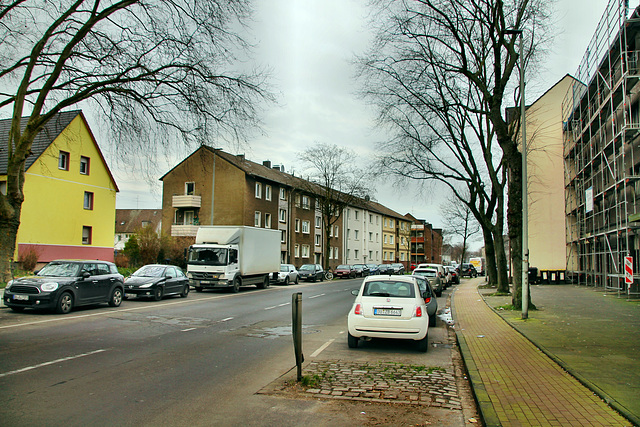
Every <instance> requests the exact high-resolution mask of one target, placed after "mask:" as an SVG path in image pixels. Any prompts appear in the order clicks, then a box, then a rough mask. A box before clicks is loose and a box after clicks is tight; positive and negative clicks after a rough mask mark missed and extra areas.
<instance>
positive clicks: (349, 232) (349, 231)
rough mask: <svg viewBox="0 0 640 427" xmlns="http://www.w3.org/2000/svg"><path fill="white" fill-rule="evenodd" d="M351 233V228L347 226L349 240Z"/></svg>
mask: <svg viewBox="0 0 640 427" xmlns="http://www.w3.org/2000/svg"><path fill="white" fill-rule="evenodd" d="M349 235H351V229H350V228H347V240H349Z"/></svg>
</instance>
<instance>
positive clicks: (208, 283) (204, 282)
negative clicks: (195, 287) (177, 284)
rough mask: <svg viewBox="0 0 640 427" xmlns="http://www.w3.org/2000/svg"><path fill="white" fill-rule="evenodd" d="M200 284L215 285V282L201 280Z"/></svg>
mask: <svg viewBox="0 0 640 427" xmlns="http://www.w3.org/2000/svg"><path fill="white" fill-rule="evenodd" d="M200 284H201V285H213V282H212V281H211V280H201V281H200Z"/></svg>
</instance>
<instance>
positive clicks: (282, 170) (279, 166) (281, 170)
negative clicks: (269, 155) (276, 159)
mask: <svg viewBox="0 0 640 427" xmlns="http://www.w3.org/2000/svg"><path fill="white" fill-rule="evenodd" d="M273 168H274V169H275V170H278V171H280V172H284V165H275V166H273Z"/></svg>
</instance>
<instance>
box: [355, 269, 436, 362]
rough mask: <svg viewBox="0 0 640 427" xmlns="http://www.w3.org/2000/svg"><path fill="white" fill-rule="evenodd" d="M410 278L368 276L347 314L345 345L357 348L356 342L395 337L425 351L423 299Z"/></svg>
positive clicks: (426, 332)
mask: <svg viewBox="0 0 640 427" xmlns="http://www.w3.org/2000/svg"><path fill="white" fill-rule="evenodd" d="M418 280H419V279H417V278H416V277H413V276H368V277H366V278H365V279H364V281H363V282H362V285H361V286H360V289H359V290H357V291H353V292H352V294H353V295H355V296H356V299H355V301H354V303H353V307H352V308H351V310H350V311H349V316H348V319H347V323H348V329H349V332H348V335H347V337H348V338H347V339H348V344H349V347H350V348H357V347H358V342H359V341H360V339H370V338H395V339H410V340H414V341H417V343H418V349H419V350H420V351H427V348H428V344H427V340H428V336H429V315H428V313H427V307H426V305H425V296H424V295H422V294H421V292H420V289H419V286H418Z"/></svg>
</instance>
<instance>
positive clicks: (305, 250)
mask: <svg viewBox="0 0 640 427" xmlns="http://www.w3.org/2000/svg"><path fill="white" fill-rule="evenodd" d="M302 258H309V245H302Z"/></svg>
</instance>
